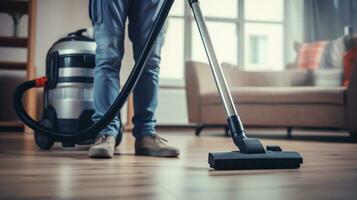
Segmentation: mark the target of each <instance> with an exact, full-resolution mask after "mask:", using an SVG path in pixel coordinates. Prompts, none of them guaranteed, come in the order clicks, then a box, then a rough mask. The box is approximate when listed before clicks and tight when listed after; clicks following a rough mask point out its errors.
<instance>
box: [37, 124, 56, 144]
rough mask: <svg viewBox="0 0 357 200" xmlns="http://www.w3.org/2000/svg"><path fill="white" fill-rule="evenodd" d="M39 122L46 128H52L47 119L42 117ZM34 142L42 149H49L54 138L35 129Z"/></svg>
mask: <svg viewBox="0 0 357 200" xmlns="http://www.w3.org/2000/svg"><path fill="white" fill-rule="evenodd" d="M39 123H40V124H42V125H43V126H46V127H48V128H52V124H51V122H50V120H48V119H42V120H41V121H39ZM35 142H36V144H37V146H38V147H40V149H42V150H50V149H51V148H52V146H53V145H54V143H55V141H54V140H52V139H51V138H50V137H48V136H46V135H45V134H43V133H40V132H39V131H35Z"/></svg>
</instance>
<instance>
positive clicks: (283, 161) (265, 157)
mask: <svg viewBox="0 0 357 200" xmlns="http://www.w3.org/2000/svg"><path fill="white" fill-rule="evenodd" d="M208 163H209V164H210V167H211V168H213V169H215V170H246V169H296V168H299V167H300V164H302V163H303V159H302V157H301V156H300V154H299V153H297V152H292V151H286V152H283V151H270V150H268V151H266V152H265V153H258V154H246V153H241V152H239V151H232V152H222V153H209V154H208Z"/></svg>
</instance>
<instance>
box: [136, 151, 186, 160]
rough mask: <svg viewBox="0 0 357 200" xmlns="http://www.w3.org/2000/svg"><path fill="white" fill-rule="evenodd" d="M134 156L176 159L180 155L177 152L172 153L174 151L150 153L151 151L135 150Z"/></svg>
mask: <svg viewBox="0 0 357 200" xmlns="http://www.w3.org/2000/svg"><path fill="white" fill-rule="evenodd" d="M135 155H138V156H152V157H165V158H176V157H178V156H179V155H180V153H178V152H177V151H174V150H162V151H152V150H148V149H135Z"/></svg>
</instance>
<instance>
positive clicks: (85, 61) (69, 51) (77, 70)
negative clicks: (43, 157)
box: [35, 29, 121, 149]
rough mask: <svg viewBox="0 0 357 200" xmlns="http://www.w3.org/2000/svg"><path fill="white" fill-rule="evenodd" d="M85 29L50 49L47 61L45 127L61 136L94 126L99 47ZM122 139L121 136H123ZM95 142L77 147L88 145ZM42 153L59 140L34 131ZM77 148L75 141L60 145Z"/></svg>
mask: <svg viewBox="0 0 357 200" xmlns="http://www.w3.org/2000/svg"><path fill="white" fill-rule="evenodd" d="M84 32H85V29H82V30H79V31H77V32H74V33H70V34H68V35H67V36H66V37H64V38H61V39H59V40H58V41H57V42H55V43H54V45H53V46H52V47H51V48H50V50H49V51H48V54H47V58H46V77H47V79H48V80H47V84H46V86H45V87H44V105H43V107H44V109H43V115H42V120H41V122H40V123H42V124H43V125H45V126H48V127H50V128H53V129H54V130H57V131H59V132H63V133H67V134H69V135H73V134H76V133H79V132H80V131H81V130H83V129H85V128H86V127H89V126H90V125H92V124H93V121H92V115H93V113H94V109H93V78H94V77H93V73H94V67H95V50H96V43H95V41H94V39H91V38H89V37H86V36H83V33H84ZM120 135H121V134H120ZM93 139H94V138H91V139H89V140H86V141H82V142H80V143H77V144H89V143H92V142H93ZM35 141H36V143H37V145H38V146H39V147H40V148H41V149H49V148H51V146H52V145H53V143H54V142H56V140H53V139H51V137H48V136H46V135H43V134H41V132H38V131H35ZM61 142H62V146H64V147H74V146H75V144H76V143H73V142H72V141H61Z"/></svg>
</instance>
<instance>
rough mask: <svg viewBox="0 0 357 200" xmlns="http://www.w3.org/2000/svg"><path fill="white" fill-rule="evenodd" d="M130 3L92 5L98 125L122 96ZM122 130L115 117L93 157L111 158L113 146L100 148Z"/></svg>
mask: <svg viewBox="0 0 357 200" xmlns="http://www.w3.org/2000/svg"><path fill="white" fill-rule="evenodd" d="M129 1H130V0H91V1H90V12H91V13H90V14H91V19H92V22H93V26H94V33H95V40H96V44H97V49H96V66H95V69H94V94H93V96H94V99H93V101H94V110H95V113H94V114H93V116H92V118H93V121H95V122H96V121H98V120H99V119H100V118H101V117H102V116H103V115H104V114H105V113H106V112H107V110H108V109H109V108H110V106H111V105H112V103H113V102H114V100H115V98H116V97H117V95H118V94H119V69H120V64H121V60H122V58H123V54H124V35H125V21H126V17H127V10H128V6H129V5H128V4H129ZM119 126H120V123H119V118H118V117H116V118H115V119H114V120H113V121H112V122H111V123H110V124H109V125H108V126H107V127H106V128H104V129H103V130H102V131H101V132H100V133H99V136H100V137H99V142H98V141H97V142H96V145H93V147H92V148H91V150H90V154H89V156H90V157H111V156H112V153H111V152H114V147H111V146H112V145H110V148H109V150H103V148H104V149H105V148H106V147H108V146H105V145H104V146H103V145H101V144H102V143H103V141H106V139H107V140H109V141H110V142H109V143H110V144H112V142H113V141H114V142H115V137H117V135H118V132H119V128H120V127H119ZM107 136H111V138H107ZM103 138H104V140H103ZM113 138H114V140H113ZM104 143H105V142H104ZM104 143H103V144H104ZM112 150H113V151H112Z"/></svg>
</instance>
